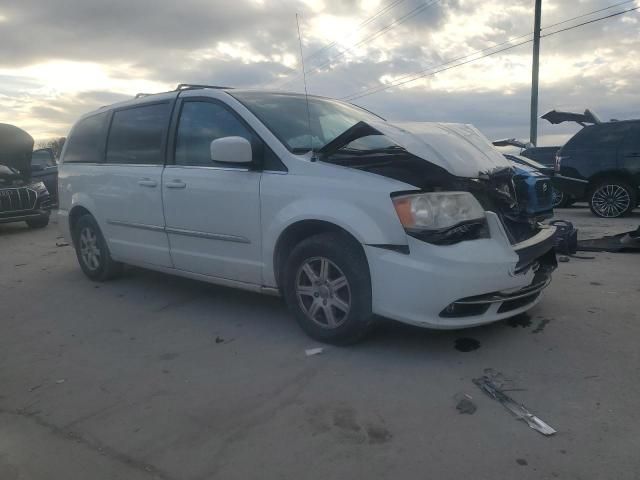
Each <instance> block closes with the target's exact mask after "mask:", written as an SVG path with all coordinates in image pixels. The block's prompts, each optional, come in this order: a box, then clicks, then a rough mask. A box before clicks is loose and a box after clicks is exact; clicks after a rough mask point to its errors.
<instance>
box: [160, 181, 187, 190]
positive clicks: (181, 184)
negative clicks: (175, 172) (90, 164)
mask: <svg viewBox="0 0 640 480" xmlns="http://www.w3.org/2000/svg"><path fill="white" fill-rule="evenodd" d="M165 185H166V187H167V188H185V187H186V186H187V184H186V183H184V182H183V181H182V180H172V181H171V182H167V183H165Z"/></svg>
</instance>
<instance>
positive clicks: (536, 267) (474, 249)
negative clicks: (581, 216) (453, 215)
mask: <svg viewBox="0 0 640 480" xmlns="http://www.w3.org/2000/svg"><path fill="white" fill-rule="evenodd" d="M487 222H488V225H489V230H490V238H486V239H478V240H472V241H466V242H461V243H458V244H455V245H448V246H436V245H431V244H428V243H425V242H422V241H420V240H417V239H414V238H412V237H408V243H409V251H410V253H409V254H408V255H406V254H402V253H398V252H393V251H389V250H384V249H380V248H377V247H373V246H366V245H365V252H366V255H367V259H368V261H369V269H370V271H371V284H372V290H373V291H372V293H373V311H374V313H376V314H378V315H382V316H385V317H388V318H392V319H394V320H398V321H401V322H404V323H409V324H413V325H418V326H423V327H430V328H439V329H452V328H463V327H471V326H476V325H482V324H486V323H491V322H495V321H497V320H501V319H503V318H508V317H511V316H514V315H517V314H519V313H521V312H524V311H526V310H528V309H530V308H531V307H533V306H534V305H535V304H536V303H537V302H538V301H539V296H540V292H541V291H542V290H543V289H544V288H545V287H546V286H547V285H548V284H549V281H550V278H551V272H552V271H553V269H554V268H555V266H556V263H555V253H554V251H553V233H554V231H555V228H554V227H548V228H544V229H542V230H541V231H540V232H539V233H538V234H537V235H535V236H534V237H532V238H530V239H529V240H527V241H525V242H522V243H520V244H516V245H511V244H510V243H509V240H508V237H507V234H506V232H505V230H504V227H503V226H502V224H501V223H500V220H499V219H498V217H497V215H495V214H494V213H491V212H487ZM471 302H474V303H471ZM452 305H453V306H454V307H451V306H452ZM456 305H458V307H457V308H456Z"/></svg>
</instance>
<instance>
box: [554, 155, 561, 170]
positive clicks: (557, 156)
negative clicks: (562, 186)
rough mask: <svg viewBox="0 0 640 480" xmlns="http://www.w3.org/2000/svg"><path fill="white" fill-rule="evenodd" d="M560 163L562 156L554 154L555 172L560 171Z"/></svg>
mask: <svg viewBox="0 0 640 480" xmlns="http://www.w3.org/2000/svg"><path fill="white" fill-rule="evenodd" d="M561 164H562V157H561V156H560V155H558V154H556V164H555V170H556V172H557V173H560V165H561Z"/></svg>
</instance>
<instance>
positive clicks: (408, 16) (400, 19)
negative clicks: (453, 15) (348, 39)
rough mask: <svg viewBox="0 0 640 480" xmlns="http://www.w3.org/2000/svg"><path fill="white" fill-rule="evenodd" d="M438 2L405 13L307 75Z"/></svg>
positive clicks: (434, 0)
mask: <svg viewBox="0 0 640 480" xmlns="http://www.w3.org/2000/svg"><path fill="white" fill-rule="evenodd" d="M439 1H440V0H433V1H432V2H431V3H425V4H422V5H420V6H418V7H416V8H414V9H413V10H411V11H410V12H409V13H407V14H406V15H404V16H402V17H400V18H399V19H398V20H394V21H393V22H391V23H390V24H389V25H387V26H386V27H383V28H382V29H380V30H378V31H376V32H374V33H373V34H371V35H370V36H368V37H365V38H363V39H362V40H360V41H359V42H358V43H356V44H354V45H352V46H350V47H349V48H347V49H346V50H344V51H342V52H340V53H338V54H337V55H335V56H334V57H331V58H329V59H328V60H327V61H326V62H324V63H322V64H321V65H318V66H317V67H315V68H314V69H313V70H311V72H309V73H313V72H317V71H318V70H320V69H322V68H323V67H325V66H327V65H329V64H331V63H332V62H333V61H335V60H336V59H337V58H340V57H342V56H343V55H345V54H346V53H347V52H350V51H352V50H353V49H354V48H356V47H359V46H360V45H362V44H364V43H366V42H370V41H371V40H375V39H376V38H378V37H380V36H382V35H383V34H385V33H386V32H388V31H389V30H392V29H394V28H395V27H397V26H398V25H401V24H402V23H404V22H406V21H407V20H410V19H411V18H413V17H415V16H416V15H418V14H419V13H422V12H423V11H425V10H426V9H427V8H429V7H431V6H433V5H435V4H436V3H438V2H439Z"/></svg>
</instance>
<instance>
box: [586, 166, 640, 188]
mask: <svg viewBox="0 0 640 480" xmlns="http://www.w3.org/2000/svg"><path fill="white" fill-rule="evenodd" d="M607 179H611V180H618V181H620V182H623V183H626V184H627V185H631V186H632V187H637V185H636V184H635V182H634V181H633V177H632V176H631V175H629V174H628V173H625V172H621V171H617V170H610V171H607V172H600V173H597V174H595V175H594V176H593V177H591V178H590V179H589V190H590V191H591V190H593V188H595V187H596V185H598V184H599V183H600V182H602V181H604V180H607Z"/></svg>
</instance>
